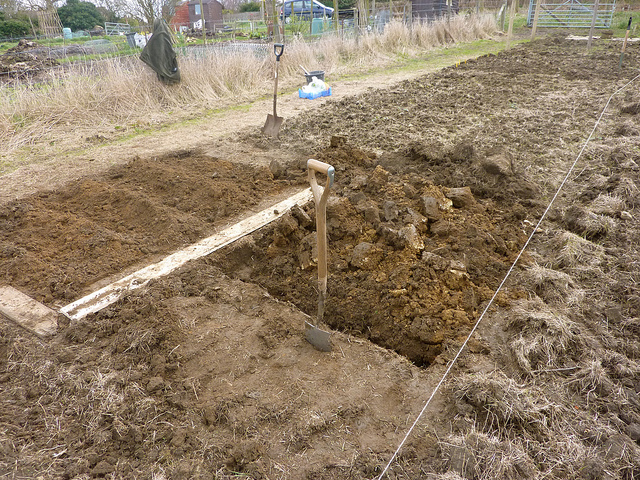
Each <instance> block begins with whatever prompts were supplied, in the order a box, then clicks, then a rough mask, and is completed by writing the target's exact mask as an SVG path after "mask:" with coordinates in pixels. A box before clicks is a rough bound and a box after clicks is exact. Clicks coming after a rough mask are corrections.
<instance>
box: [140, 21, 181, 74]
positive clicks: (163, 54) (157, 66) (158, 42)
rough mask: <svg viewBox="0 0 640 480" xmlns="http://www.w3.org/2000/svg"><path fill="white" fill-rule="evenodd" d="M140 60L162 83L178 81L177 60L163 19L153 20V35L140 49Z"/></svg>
mask: <svg viewBox="0 0 640 480" xmlns="http://www.w3.org/2000/svg"><path fill="white" fill-rule="evenodd" d="M140 60H142V61H143V62H144V63H146V64H147V65H149V66H150V67H151V68H152V69H153V71H154V72H156V73H157V74H158V78H159V79H160V80H161V81H163V82H164V83H167V84H172V83H178V82H179V81H180V70H179V69H178V60H177V59H176V52H174V50H173V37H172V35H171V30H169V27H168V26H167V24H166V22H165V21H164V20H162V19H157V20H155V21H154V22H153V35H152V36H151V38H150V39H149V41H148V42H147V44H146V45H145V47H144V48H143V49H142V53H141V54H140Z"/></svg>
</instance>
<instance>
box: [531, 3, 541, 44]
mask: <svg viewBox="0 0 640 480" xmlns="http://www.w3.org/2000/svg"><path fill="white" fill-rule="evenodd" d="M542 1H543V0H536V11H535V13H534V14H533V25H532V26H531V40H535V38H536V28H538V17H539V16H540V5H541V4H542Z"/></svg>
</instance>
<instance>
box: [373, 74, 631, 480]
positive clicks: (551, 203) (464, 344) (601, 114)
mask: <svg viewBox="0 0 640 480" xmlns="http://www.w3.org/2000/svg"><path fill="white" fill-rule="evenodd" d="M638 77H640V74H638V75H636V76H635V77H633V78H632V79H631V80H629V81H628V82H627V83H626V84H625V85H624V86H622V87H620V88H619V89H618V90H616V91H615V92H614V93H612V94H611V96H610V97H609V100H607V103H606V104H605V106H604V108H603V109H602V112H601V113H600V116H599V117H598V120H597V121H596V124H595V125H594V126H593V130H591V133H590V134H589V137H588V138H587V140H586V141H585V142H584V145H583V146H582V149H581V150H580V153H578V156H577V157H576V159H575V160H574V161H573V164H572V165H571V168H569V171H568V172H567V174H566V175H565V177H564V180H562V183H561V184H560V186H559V187H558V190H557V191H556V193H555V195H554V196H553V198H552V199H551V202H549V205H548V206H547V208H546V210H545V211H544V213H543V214H542V216H541V217H540V220H538V223H537V224H536V226H535V228H534V229H533V231H532V232H531V235H529V238H528V239H527V241H526V242H525V244H524V246H523V247H522V249H521V250H520V253H518V256H517V257H516V259H515V260H514V262H513V264H512V265H511V267H510V268H509V271H508V272H507V274H506V275H505V277H504V278H503V279H502V282H500V285H499V286H498V289H497V290H496V291H495V293H494V294H493V296H492V297H491V300H489V303H488V304H487V306H486V307H485V309H484V311H483V312H482V315H480V318H478V321H477V322H476V324H475V325H474V326H473V328H472V329H471V332H469V335H468V336H467V338H466V340H465V341H464V343H463V344H462V346H461V347H460V349H459V350H458V353H457V354H456V356H455V357H454V358H453V360H451V362H450V363H449V366H448V367H447V370H446V371H445V372H444V375H443V376H442V379H440V381H439V382H438V384H437V385H436V388H435V389H434V390H433V392H431V396H430V397H429V399H428V400H427V403H425V404H424V407H422V410H421V411H420V413H419V414H418V417H417V418H416V419H415V421H414V422H413V424H412V425H411V428H409V430H408V431H407V433H406V435H405V436H404V438H403V439H402V442H400V445H399V446H398V448H397V449H396V451H395V452H394V453H393V455H392V456H391V458H390V459H389V462H388V463H387V465H386V466H385V467H384V470H383V471H382V473H381V474H380V476H379V477H378V480H382V477H383V476H384V474H385V473H387V470H389V467H390V466H391V463H393V461H394V460H395V458H396V457H397V456H398V453H400V450H401V449H402V447H403V446H404V444H405V442H406V441H407V439H408V438H409V436H410V435H411V433H412V432H413V429H414V428H415V427H416V425H417V424H418V422H419V421H420V419H421V418H422V415H424V412H425V411H426V410H427V408H428V407H429V404H430V403H431V400H432V399H433V397H434V396H435V394H436V393H437V392H438V390H439V389H440V387H441V386H442V384H443V383H444V381H445V379H446V378H447V376H448V375H449V372H451V369H452V368H453V365H454V364H455V363H456V361H457V360H458V358H459V357H460V355H461V354H462V351H463V350H464V349H465V347H466V346H467V343H469V340H470V339H471V337H472V336H473V334H474V332H475V331H476V329H477V328H478V325H480V322H481V321H482V319H483V318H484V316H485V314H486V313H487V311H488V310H489V307H491V305H492V304H493V301H494V300H495V298H496V296H497V295H498V292H500V290H501V289H502V287H503V286H504V284H505V282H506V281H507V279H508V278H509V275H511V272H512V271H513V269H514V268H515V266H516V264H517V263H518V260H520V257H521V256H522V254H523V253H524V251H525V250H526V248H527V246H528V245H529V243H530V242H531V239H532V238H533V235H534V234H535V233H536V231H537V230H538V228H539V227H540V224H541V223H542V221H543V220H544V218H545V217H546V216H547V213H548V212H549V210H550V209H551V206H552V205H553V202H555V200H556V198H557V197H558V195H559V194H560V191H561V190H562V187H564V185H565V183H567V180H568V179H569V176H570V175H571V172H573V169H574V168H575V166H576V164H577V163H578V160H579V159H580V157H581V156H582V153H583V152H584V150H585V149H586V148H587V144H588V143H589V141H590V140H591V137H593V134H594V133H595V131H596V129H597V128H598V125H599V124H600V120H602V117H603V116H604V112H605V111H606V110H607V107H608V106H609V103H611V99H612V98H613V97H614V96H615V95H617V94H618V93H620V92H621V91H622V90H624V89H625V88H627V87H628V86H629V85H630V84H631V83H633V82H634V81H635V80H636V79H637V78H638Z"/></svg>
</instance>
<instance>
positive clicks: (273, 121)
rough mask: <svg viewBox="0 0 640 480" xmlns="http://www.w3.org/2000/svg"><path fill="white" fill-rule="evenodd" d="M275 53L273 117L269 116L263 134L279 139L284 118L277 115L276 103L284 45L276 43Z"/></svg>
mask: <svg viewBox="0 0 640 480" xmlns="http://www.w3.org/2000/svg"><path fill="white" fill-rule="evenodd" d="M273 53H275V54H276V69H275V85H274V87H273V115H271V114H269V115H267V121H266V122H265V123H264V127H262V133H264V134H265V135H268V136H270V137H277V136H278V134H279V133H280V125H282V120H283V118H282V117H279V116H278V114H277V113H276V102H277V100H278V65H280V57H281V56H282V54H283V53H284V44H282V43H274V44H273Z"/></svg>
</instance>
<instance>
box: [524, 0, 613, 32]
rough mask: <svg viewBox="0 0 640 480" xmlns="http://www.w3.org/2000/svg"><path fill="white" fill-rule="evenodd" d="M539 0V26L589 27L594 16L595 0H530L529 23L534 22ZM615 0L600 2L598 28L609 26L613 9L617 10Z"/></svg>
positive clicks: (597, 19)
mask: <svg viewBox="0 0 640 480" xmlns="http://www.w3.org/2000/svg"><path fill="white" fill-rule="evenodd" d="M537 1H540V2H542V3H541V4H540V12H539V14H538V27H561V28H589V27H591V20H592V18H593V7H594V6H595V1H592V2H582V1H578V0H567V1H562V0H556V1H553V0H551V1H550V0H546V1H545V0H530V1H529V14H528V15H527V25H529V26H530V25H532V24H533V16H534V14H535V11H536V3H537ZM615 7H616V2H615V0H608V1H606V2H599V4H598V13H597V16H596V25H595V27H596V28H609V27H610V26H611V19H612V18H613V11H614V10H615Z"/></svg>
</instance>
